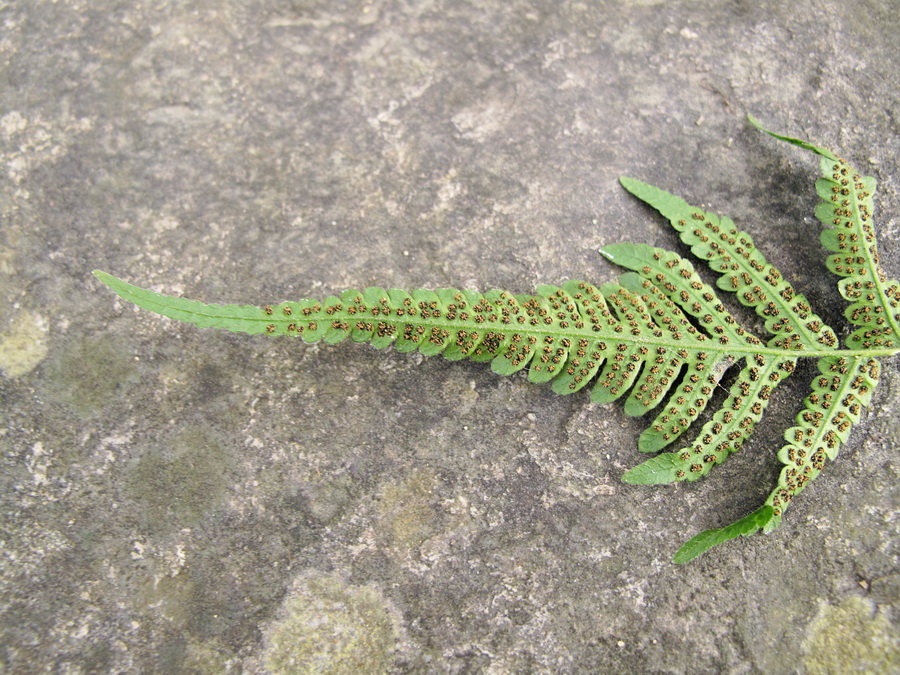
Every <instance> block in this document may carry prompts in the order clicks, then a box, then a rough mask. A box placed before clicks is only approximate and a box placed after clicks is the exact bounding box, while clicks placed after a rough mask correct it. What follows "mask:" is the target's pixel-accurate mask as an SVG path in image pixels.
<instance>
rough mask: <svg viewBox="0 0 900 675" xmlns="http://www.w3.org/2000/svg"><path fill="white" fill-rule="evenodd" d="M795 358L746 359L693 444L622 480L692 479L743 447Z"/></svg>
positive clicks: (638, 468) (653, 482)
mask: <svg viewBox="0 0 900 675" xmlns="http://www.w3.org/2000/svg"><path fill="white" fill-rule="evenodd" d="M794 363H795V359H793V358H780V359H771V358H770V359H766V358H765V357H763V356H762V355H757V356H755V357H752V358H751V357H748V358H747V359H746V364H745V366H744V368H743V369H741V372H740V373H739V374H738V378H737V380H736V381H735V382H734V384H733V385H732V386H731V388H730V389H729V391H728V398H727V399H726V400H725V402H724V403H723V404H722V407H721V408H720V409H719V410H718V411H717V412H716V414H715V415H713V418H712V419H711V420H710V421H709V422H707V423H706V424H705V425H704V426H703V429H702V430H701V431H700V433H699V434H698V435H697V438H696V440H695V441H694V442H693V443H692V444H691V445H689V446H687V447H684V448H682V449H680V450H678V451H675V452H665V453H662V454H660V455H657V456H656V457H653V458H652V459H649V460H647V461H646V462H644V463H642V464H639V465H637V466H636V467H634V468H633V469H631V470H630V471H628V472H627V473H626V474H625V475H624V477H623V480H624V481H625V482H626V483H634V484H639V485H658V484H662V483H672V482H676V481H695V480H698V479H699V478H702V477H703V476H705V475H706V474H708V473H709V471H710V469H712V468H713V467H714V466H716V465H718V464H721V463H722V462H724V461H725V460H726V459H727V458H728V457H729V456H730V455H731V454H733V453H735V452H737V451H738V450H740V449H741V447H742V446H743V443H744V441H746V440H747V439H748V438H749V437H750V434H752V433H753V429H754V428H755V427H756V424H757V422H759V420H760V418H761V417H762V415H763V413H764V412H765V410H766V408H767V407H768V405H769V400H770V397H771V395H772V392H773V391H774V389H775V387H776V386H778V384H779V383H780V382H781V381H783V380H784V379H785V378H786V377H787V376H788V375H790V374H791V373H792V372H793V371H794Z"/></svg>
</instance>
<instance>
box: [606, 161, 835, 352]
mask: <svg viewBox="0 0 900 675" xmlns="http://www.w3.org/2000/svg"><path fill="white" fill-rule="evenodd" d="M619 180H620V182H621V183H622V186H623V187H624V188H625V189H626V190H628V191H629V192H630V193H631V194H633V195H634V196H635V197H637V198H638V199H640V200H642V201H644V202H646V203H647V204H649V205H650V206H652V207H653V208H655V209H656V210H657V211H659V212H660V213H661V214H662V215H663V216H664V217H666V218H668V219H669V222H670V223H671V224H672V226H673V227H674V228H675V229H676V230H678V232H679V233H680V236H681V241H683V242H684V243H685V244H687V245H688V246H690V247H691V253H693V254H694V255H695V256H697V257H698V258H700V259H701V260H705V261H706V262H707V264H708V265H709V267H710V268H711V269H712V270H713V271H714V272H716V273H717V274H720V275H721V276H720V278H719V279H718V281H717V282H716V285H717V286H718V287H719V288H720V289H722V290H725V291H730V292H732V293H735V294H736V295H737V298H738V300H739V301H740V302H741V303H742V304H744V305H746V306H748V307H752V308H753V309H754V311H755V312H756V313H757V314H758V315H759V316H760V317H762V318H763V319H764V320H765V325H766V330H767V331H768V332H770V333H771V334H772V335H773V336H774V337H772V339H771V340H770V341H769V343H768V346H770V347H776V348H779V349H796V350H802V349H805V348H813V349H815V348H821V347H823V346H824V347H836V346H837V338H836V337H835V334H834V331H833V330H832V329H831V328H829V327H828V326H827V325H826V324H825V323H824V322H823V321H822V319H820V318H819V317H818V316H817V315H816V314H814V313H813V312H812V311H811V310H810V307H809V302H808V301H807V300H806V298H805V297H804V296H803V295H801V294H800V293H797V292H796V291H795V290H794V289H793V287H792V286H791V285H790V284H789V283H788V282H787V281H786V280H785V278H784V276H783V275H782V274H781V272H779V271H778V269H776V268H775V266H774V265H771V264H769V263H768V262H766V260H765V258H764V257H763V255H762V253H761V252H760V251H759V249H758V248H756V246H755V245H754V243H753V238H752V237H751V236H750V235H749V234H747V233H746V232H742V231H740V230H738V229H737V228H736V227H735V226H734V223H733V222H732V221H731V219H729V218H725V217H722V218H720V217H718V216H716V215H715V214H712V213H706V212H704V211H702V210H701V209H699V208H697V207H695V206H691V205H690V204H688V203H687V202H686V201H684V200H683V199H681V198H680V197H676V196H675V195H672V194H670V193H668V192H666V191H665V190H661V189H659V188H657V187H654V186H652V185H647V184H646V183H642V182H641V181H639V180H635V179H634V178H627V177H624V176H623V177H622V178H620V179H619ZM632 269H633V268H632Z"/></svg>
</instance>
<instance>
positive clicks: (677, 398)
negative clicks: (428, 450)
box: [94, 117, 900, 563]
mask: <svg viewBox="0 0 900 675" xmlns="http://www.w3.org/2000/svg"><path fill="white" fill-rule="evenodd" d="M750 121H751V123H753V124H754V125H756V126H757V127H759V128H760V129H762V130H763V131H765V132H766V133H769V134H771V135H772V136H774V137H776V138H779V139H781V140H784V141H787V142H789V143H793V144H795V145H798V146H800V147H803V148H805V149H807V150H811V151H812V152H815V153H817V154H818V155H820V156H821V157H822V160H821V165H822V174H823V178H821V179H820V180H818V181H817V182H816V188H817V190H818V193H819V196H820V197H821V198H822V203H821V204H819V206H818V208H817V209H816V215H817V216H818V217H819V219H820V220H821V221H822V222H823V223H824V224H825V225H826V226H827V229H825V230H824V231H823V232H822V236H821V238H822V243H823V245H824V246H825V248H826V249H828V251H830V252H831V255H829V256H828V259H827V261H826V264H827V267H828V269H829V270H831V271H832V272H834V273H835V274H837V275H839V276H841V277H843V278H842V279H841V281H840V282H839V284H838V287H839V290H840V293H841V295H842V296H843V297H844V298H845V299H846V300H847V301H848V302H850V305H849V307H848V308H847V310H846V312H845V315H846V317H847V320H848V321H850V323H851V324H853V325H854V326H856V329H855V330H854V331H853V333H852V334H851V335H850V336H849V337H848V338H847V339H846V340H845V347H844V348H843V349H842V348H840V346H839V344H838V339H837V337H836V335H835V332H834V331H833V330H832V329H831V328H830V327H829V326H827V325H825V323H824V322H823V321H822V319H821V318H820V317H819V316H817V315H816V314H815V313H813V311H812V310H811V308H810V306H809V303H808V302H807V300H806V298H805V297H804V296H803V295H801V294H800V293H798V292H796V291H795V290H794V289H793V287H792V286H791V285H790V284H789V283H788V282H787V281H786V280H785V278H784V276H783V275H782V274H781V273H780V272H779V271H778V270H777V269H776V268H775V267H774V266H772V265H771V264H769V263H768V262H766V260H765V258H764V257H763V255H762V253H760V251H759V250H758V249H757V248H756V247H755V246H754V244H753V239H752V238H751V237H750V235H749V234H747V233H746V232H741V231H740V230H738V229H737V228H735V226H734V223H732V221H731V220H729V219H728V218H724V217H722V218H720V217H717V216H715V215H713V214H709V213H705V212H703V211H701V210H700V209H697V208H695V207H693V206H690V205H689V204H687V202H685V201H684V200H682V199H680V198H679V197H676V196H674V195H671V194H669V193H668V192H665V191H663V190H661V189H659V188H655V187H653V186H650V185H647V184H645V183H642V182H640V181H637V180H634V179H631V178H622V179H621V182H622V185H623V186H624V187H625V189H627V190H628V191H629V192H631V193H632V194H634V195H635V196H636V197H638V198H639V199H641V200H643V201H645V202H647V203H648V204H650V205H651V206H653V207H654V208H655V209H657V210H658V211H659V212H660V213H662V215H663V216H664V217H665V218H667V219H668V220H669V221H670V222H671V223H672V225H673V227H674V228H675V229H676V230H677V231H678V232H679V233H680V236H681V240H682V241H683V242H684V243H685V244H687V245H688V246H690V248H691V252H692V253H693V254H694V255H695V256H696V257H697V258H699V259H700V260H703V261H705V262H706V263H707V264H708V265H709V266H710V268H711V269H712V271H713V272H714V273H716V274H717V275H719V276H718V279H717V281H716V286H717V287H718V288H717V289H716V288H713V287H712V286H710V285H708V284H706V283H705V282H704V281H703V280H702V279H701V278H700V276H699V275H698V274H697V273H696V271H695V270H694V268H693V266H692V265H691V263H690V262H688V261H687V260H684V259H682V258H681V257H680V256H678V255H677V254H675V253H672V252H670V251H665V250H662V249H657V248H652V247H650V246H646V245H643V244H630V243H622V244H613V245H610V246H607V247H606V248H604V249H603V250H601V253H602V254H603V255H604V256H606V257H607V258H608V259H609V260H611V261H612V262H614V263H616V264H618V265H620V266H622V267H625V268H628V269H630V270H632V271H630V272H626V273H625V274H622V275H621V276H620V277H619V279H618V282H615V283H613V282H610V283H606V284H603V285H602V286H600V287H599V288H598V287H595V286H593V285H591V284H589V283H586V282H583V281H569V282H567V283H564V284H562V285H561V286H540V287H538V288H537V292H536V294H535V295H514V294H512V293H509V292H506V291H499V290H494V291H489V292H487V293H484V294H481V293H478V292H475V291H460V290H454V289H439V290H436V291H428V290H416V291H413V292H412V293H407V292H405V291H401V290H396V289H390V290H384V289H382V288H367V289H365V290H362V291H359V290H347V291H344V292H343V293H341V295H340V296H332V297H329V298H326V299H324V300H322V301H317V300H300V301H298V302H284V303H281V304H278V305H268V306H265V307H262V308H260V307H252V306H237V305H208V304H203V303H200V302H196V301H193V300H186V299H182V298H174V297H168V296H164V295H161V294H159V293H155V292H153V291H149V290H145V289H141V288H138V287H137V286H132V285H130V284H127V283H125V282H124V281H121V280H120V279H117V278H115V277H113V276H110V275H109V274H106V273H105V272H100V271H95V272H94V274H96V275H97V277H98V278H99V279H100V280H101V281H102V282H103V283H105V284H107V285H108V286H109V287H110V288H112V289H113V290H114V291H115V292H116V293H118V294H119V295H120V296H121V297H122V298H124V299H125V300H128V301H130V302H133V303H134V304H136V305H139V306H140V307H143V308H145V309H149V310H151V311H153V312H156V313H158V314H162V315H163V316H167V317H170V318H173V319H178V320H179V321H186V322H188V323H193V324H195V325H197V326H201V327H212V328H222V329H225V330H230V331H236V332H245V333H264V334H266V335H289V336H296V337H300V338H301V339H302V340H304V341H306V342H319V341H324V342H327V343H338V342H341V341H343V340H346V339H347V338H350V339H351V340H353V341H355V342H369V343H371V344H372V345H373V346H375V347H378V348H384V347H388V346H390V345H394V347H395V348H396V349H397V350H398V351H401V352H410V351H414V350H418V351H419V352H421V353H422V354H424V355H427V356H430V355H436V354H443V356H444V357H445V358H448V359H451V360H458V359H463V358H471V359H473V360H475V361H483V362H487V361H490V363H491V368H492V369H493V370H494V372H496V373H498V374H500V375H511V374H513V373H515V372H517V371H519V370H523V369H525V368H528V379H529V380H530V381H531V382H549V383H550V384H551V386H552V388H553V390H554V391H555V392H557V393H559V394H570V393H574V392H576V391H579V390H580V389H583V388H584V387H587V386H590V387H591V400H592V401H594V402H596V403H606V402H609V401H614V400H616V399H619V398H621V397H623V396H626V394H627V397H626V400H625V412H626V414H628V415H632V416H638V415H643V414H645V413H646V412H648V411H650V410H652V409H657V408H658V409H659V411H658V412H657V414H656V416H655V418H654V420H653V421H652V422H651V423H650V425H649V426H648V428H647V429H646V430H645V431H644V432H643V433H642V434H641V436H640V439H639V441H638V448H639V449H640V450H641V451H642V452H648V453H655V452H659V451H660V450H662V449H664V448H666V447H667V446H670V445H672V444H673V443H675V442H676V441H677V440H678V439H679V438H680V437H681V436H682V435H683V434H684V432H685V431H686V430H687V429H688V428H689V427H690V426H691V425H692V424H693V422H694V421H696V420H697V418H698V417H699V416H700V415H701V413H702V412H703V411H704V410H705V409H706V407H707V405H708V404H709V401H710V399H711V398H712V394H713V392H714V390H715V388H716V386H717V385H718V384H719V381H720V380H721V378H722V377H723V375H724V374H725V373H726V371H728V370H729V369H730V368H732V367H739V368H740V370H739V372H738V374H737V377H736V379H735V381H734V383H733V384H732V385H731V387H730V388H729V390H728V396H727V398H726V400H725V401H724V403H723V404H722V405H721V407H720V408H719V409H718V411H716V412H715V413H714V414H713V415H712V417H711V418H710V419H709V420H708V421H707V422H706V423H705V424H704V425H703V428H702V429H701V430H700V431H699V433H697V434H696V438H695V439H694V440H693V441H692V442H690V443H687V444H681V443H679V444H678V449H677V450H674V451H669V452H663V453H662V454H658V455H656V456H654V457H652V458H651V459H649V460H647V461H645V462H643V463H642V464H640V465H638V466H636V467H634V468H633V469H631V470H630V471H628V472H627V473H626V474H625V477H624V480H625V481H626V482H628V483H639V484H657V483H671V482H675V481H693V480H697V479H698V478H701V477H702V476H705V475H706V474H707V473H709V471H710V470H711V469H712V468H713V467H714V466H716V465H718V464H721V463H722V462H723V461H725V459H727V458H728V456H729V455H731V454H732V453H734V452H737V451H738V450H740V449H741V446H742V445H743V443H744V442H745V441H746V440H747V439H748V438H749V437H750V435H751V433H752V432H753V429H754V427H755V425H756V424H757V422H758V421H759V420H760V418H761V417H762V415H763V413H764V411H765V409H766V406H767V405H768V403H769V401H770V400H771V395H772V392H773V391H774V389H775V388H776V387H777V386H778V385H779V384H780V383H781V382H782V381H783V380H784V379H785V378H786V377H788V376H789V375H790V374H791V373H792V372H793V371H794V367H795V364H796V361H797V359H798V358H800V357H815V358H817V359H818V365H819V372H820V375H818V376H817V377H816V378H815V379H814V380H813V382H812V392H811V393H810V394H809V396H807V398H806V399H805V401H804V409H803V411H802V412H800V413H799V414H798V415H797V425H796V426H794V427H791V428H790V429H788V431H787V432H786V433H785V439H786V441H787V445H785V446H784V447H783V448H782V449H781V450H780V451H779V452H778V457H779V459H780V460H781V461H782V462H783V463H784V464H785V466H784V469H783V470H782V472H781V475H780V477H779V481H778V485H777V487H776V488H775V490H774V491H773V492H772V494H771V495H770V496H769V498H768V499H767V500H766V502H765V504H763V505H762V506H761V507H760V508H759V509H758V510H756V511H754V512H753V513H751V514H750V515H748V516H746V517H744V518H742V519H741V520H739V521H737V522H736V523H733V524H731V525H728V526H726V527H723V528H719V529H715V530H707V531H705V532H702V533H700V534H699V535H697V536H696V537H694V538H693V539H691V540H690V541H688V542H687V543H685V544H684V545H683V546H682V547H681V549H679V551H678V552H677V553H676V554H675V562H679V563H680V562H686V561H688V560H691V559H693V558H695V557H696V556H698V555H700V554H701V553H703V552H705V551H707V550H708V549H710V548H711V547H713V546H715V545H716V544H719V543H721V542H723V541H727V540H728V539H733V538H735V537H738V536H747V535H750V534H753V533H755V532H757V531H759V530H760V529H762V530H763V531H765V532H769V531H771V530H772V529H774V528H775V527H777V525H778V524H779V522H780V521H781V517H782V514H783V513H784V510H785V509H786V508H787V506H788V504H789V502H790V501H791V499H792V498H793V497H794V496H795V495H797V494H798V493H800V492H801V491H802V490H803V489H804V488H805V487H806V485H807V484H808V483H809V481H811V480H813V479H814V478H815V477H816V476H817V475H818V473H819V471H821V469H822V468H823V466H824V464H825V460H826V459H834V458H835V457H836V455H837V452H838V448H839V446H840V444H841V443H843V442H845V441H846V440H847V437H848V434H849V432H850V429H851V428H852V426H853V425H854V424H855V423H856V422H858V421H859V419H860V414H861V412H862V409H863V408H864V407H865V406H866V405H867V404H868V403H869V401H870V400H871V396H872V391H873V389H874V387H875V384H876V383H877V381H878V372H879V364H878V361H877V358H878V357H882V356H889V355H892V354H895V353H897V352H898V351H900V340H898V335H900V309H898V306H900V285H898V283H897V282H896V281H888V280H887V279H886V277H885V275H884V274H883V272H882V271H881V269H880V268H879V265H878V254H877V251H876V245H875V233H874V229H873V225H872V211H873V206H872V195H873V193H874V191H875V181H874V180H873V179H871V178H866V177H861V176H859V174H858V173H857V172H856V171H855V170H853V169H852V168H851V167H850V166H849V165H848V164H847V162H846V161H845V160H843V159H840V158H838V157H837V156H835V155H834V154H832V153H831V152H830V151H828V150H825V149H822V148H818V147H816V146H814V145H811V144H809V143H806V142H804V141H800V140H797V139H793V138H789V137H786V136H780V135H778V134H774V133H772V132H769V131H767V130H766V129H764V128H763V127H762V126H761V125H760V124H759V122H757V121H756V120H755V119H753V118H752V117H751V118H750ZM722 291H724V292H730V293H734V294H735V295H736V296H737V299H738V301H739V302H740V303H741V304H743V305H745V306H748V307H751V308H752V309H753V310H754V311H755V312H756V313H757V314H758V315H759V316H760V317H761V318H762V319H763V320H764V327H765V331H766V333H767V335H766V336H764V337H759V336H756V335H753V334H752V333H751V332H750V331H748V330H747V329H745V328H744V327H743V326H741V324H740V323H738V321H737V320H736V319H735V318H734V317H733V316H732V315H731V313H730V312H729V311H728V310H727V309H726V307H725V305H724V304H723V303H722V302H721V300H720V299H719V293H720V292H722Z"/></svg>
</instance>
